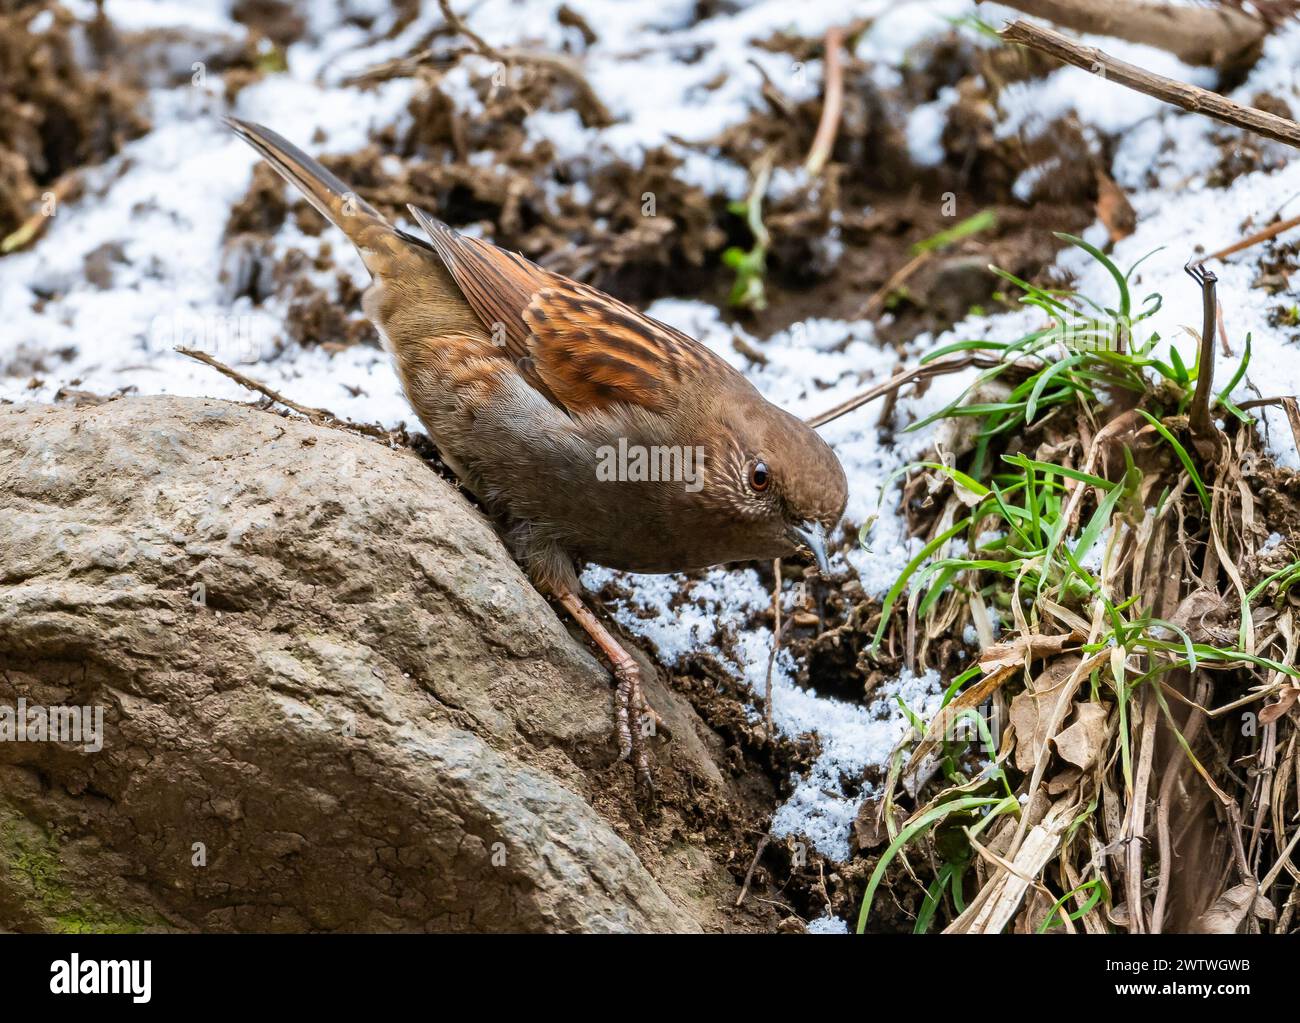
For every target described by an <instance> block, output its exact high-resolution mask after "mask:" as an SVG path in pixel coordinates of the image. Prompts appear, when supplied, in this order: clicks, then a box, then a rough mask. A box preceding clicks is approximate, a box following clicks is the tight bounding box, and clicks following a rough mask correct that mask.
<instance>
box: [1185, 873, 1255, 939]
mask: <svg viewBox="0 0 1300 1023" xmlns="http://www.w3.org/2000/svg"><path fill="white" fill-rule="evenodd" d="M1258 891H1259V889H1258V888H1257V887H1256V886H1255V883H1254V882H1253V881H1251V882H1247V883H1246V884H1239V885H1237V886H1236V887H1235V888H1229V889H1228V890H1227V891H1226V892H1224V893H1223V894H1222V895H1220V896H1219V897H1218V898H1217V899H1215V900H1214V905H1212V906H1211V907H1210V908H1209V909H1207V910H1206V911H1205V912H1204V913H1202V914H1201V915H1200V917H1198V918H1197V921H1196V923H1195V924H1193V925H1192V930H1193V932H1195V933H1197V934H1236V933H1237V932H1238V931H1240V930H1241V926H1242V924H1244V923H1245V922H1246V917H1248V916H1249V915H1250V914H1251V912H1254V913H1255V915H1256V916H1258V917H1260V918H1261V919H1264V920H1271V919H1273V917H1274V916H1275V911H1274V909H1273V904H1272V903H1270V902H1269V901H1268V900H1267V899H1265V898H1263V897H1262V896H1260V895H1259V894H1258Z"/></svg>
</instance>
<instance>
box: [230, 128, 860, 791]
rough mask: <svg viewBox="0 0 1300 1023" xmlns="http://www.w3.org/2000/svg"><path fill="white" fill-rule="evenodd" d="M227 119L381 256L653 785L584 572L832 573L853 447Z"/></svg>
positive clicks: (692, 356) (699, 356) (383, 290)
mask: <svg viewBox="0 0 1300 1023" xmlns="http://www.w3.org/2000/svg"><path fill="white" fill-rule="evenodd" d="M226 123H227V124H228V125H229V126H230V127H231V128H232V129H233V130H234V131H235V132H236V133H237V134H238V135H239V136H240V137H241V138H243V139H244V140H245V141H247V142H248V143H249V144H250V145H252V146H253V148H254V149H256V150H257V151H258V152H259V153H261V154H262V156H263V157H265V158H266V160H267V161H268V162H269V163H270V164H271V166H272V167H274V168H275V169H276V170H277V171H278V172H279V173H280V174H281V175H282V176H283V177H284V178H285V179H286V180H288V181H290V182H292V183H293V184H294V185H296V186H298V188H300V189H301V190H302V192H303V194H304V195H305V196H306V197H307V200H308V201H309V202H310V203H311V204H312V205H313V206H315V207H316V209H317V210H319V211H320V212H321V213H322V214H323V215H324V216H325V217H326V218H327V219H328V220H329V221H330V222H331V223H333V224H334V225H336V226H337V227H338V228H340V229H341V230H342V231H343V233H344V234H346V235H347V236H348V239H349V240H350V241H351V242H352V244H353V245H355V246H356V247H357V250H358V251H359V252H360V253H361V258H362V260H363V261H364V262H365V265H366V267H367V269H369V271H370V274H371V276H372V277H373V278H374V281H373V283H372V284H371V285H370V287H369V288H367V289H366V292H365V296H364V298H363V300H362V306H363V308H364V309H365V311H366V315H367V316H369V318H370V319H371V320H372V321H373V322H374V324H375V326H376V327H377V328H378V330H379V333H380V335H381V336H382V338H383V340H384V344H385V346H386V347H387V348H388V350H389V351H390V352H391V353H392V355H393V357H394V359H395V361H396V365H397V372H398V375H399V377H400V378H401V381H402V387H403V388H404V389H405V391H406V396H407V398H408V399H409V400H410V402H411V405H412V407H413V408H414V409H415V412H416V414H417V415H418V416H419V417H420V421H421V422H422V423H424V425H425V428H426V429H427V430H428V431H429V434H430V436H431V437H432V438H433V439H434V441H435V443H436V444H437V445H438V449H439V452H440V453H441V454H442V456H443V458H444V460H445V461H446V462H447V464H448V465H449V466H451V468H452V469H453V470H454V471H455V472H456V473H457V475H458V476H459V477H460V479H461V480H462V482H463V483H464V484H465V485H466V486H467V487H468V488H469V490H470V491H472V492H473V493H474V494H475V496H477V497H478V499H479V500H480V501H482V502H483V504H484V505H485V506H486V507H487V508H488V509H489V510H490V511H491V512H492V513H493V514H494V515H496V516H497V517H498V518H499V519H500V520H502V521H503V522H504V523H506V526H507V535H506V538H507V541H508V543H509V544H510V546H511V548H512V549H513V551H514V552H515V555H516V557H518V558H519V559H520V561H521V562H522V563H523V564H524V566H525V567H526V568H527V570H528V572H529V574H530V576H531V578H532V579H533V581H534V583H535V584H536V585H537V587H538V588H539V589H540V590H541V591H542V592H543V593H549V594H551V595H552V596H554V597H555V598H556V599H557V600H558V601H559V602H560V604H561V606H563V607H564V608H565V610H567V611H568V612H569V613H570V614H571V615H572V616H573V617H574V619H575V620H576V621H577V622H578V624H579V625H581V626H582V628H583V629H584V630H585V631H586V632H587V633H588V634H589V635H590V636H591V637H592V639H594V640H595V642H596V643H597V645H599V647H600V648H601V650H603V651H604V653H605V654H606V656H607V657H609V659H610V661H611V663H612V665H613V668H614V675H615V678H616V679H617V683H618V686H617V690H616V698H615V706H616V712H617V721H618V725H617V727H618V737H619V751H620V757H621V758H622V759H628V758H630V757H632V756H633V754H634V753H635V763H636V773H637V777H638V779H639V780H640V781H642V782H644V783H646V784H647V785H648V784H649V781H650V771H649V759H648V756H647V753H646V749H645V742H644V739H645V735H644V729H645V727H646V726H647V725H650V724H651V723H652V722H656V721H657V720H658V719H657V716H656V715H655V714H654V711H653V710H652V709H651V708H650V707H649V706H648V704H647V703H646V702H645V698H644V696H643V695H642V692H641V680H640V677H639V672H638V669H637V666H636V662H635V661H634V660H633V659H632V657H631V656H630V655H629V654H628V653H627V651H626V650H624V649H623V647H622V646H620V644H619V643H618V641H617V640H616V639H615V638H614V637H613V636H612V635H611V634H610V633H609V632H608V631H606V629H605V628H604V626H603V625H602V624H601V623H600V621H599V619H597V617H596V616H595V615H594V614H593V613H592V612H591V611H590V610H589V609H588V608H587V606H586V605H585V604H584V603H583V602H582V600H581V598H580V597H579V591H580V585H579V582H578V574H577V569H576V567H575V563H578V562H594V563H596V564H599V565H606V566H609V567H611V568H617V569H626V570H629V571H633V572H678V571H685V570H688V569H696V568H705V567H707V566H710V565H719V564H724V563H726V562H732V561H747V560H753V559H760V558H761V559H767V558H777V557H782V556H785V555H790V554H792V553H794V552H795V550H796V549H797V548H798V547H799V546H801V545H807V546H808V547H809V548H811V550H812V552H813V554H814V555H815V556H816V558H817V561H818V563H819V564H820V565H821V566H822V568H823V570H825V568H826V553H825V536H826V530H828V529H829V528H831V527H833V526H834V525H835V524H836V523H837V522H838V521H839V519H840V516H841V515H842V514H843V511H844V505H845V501H846V498H847V487H846V483H845V478H844V470H843V469H842V468H841V466H840V463H839V460H838V459H837V458H836V457H835V454H834V452H832V451H831V449H830V447H829V446H828V445H827V444H826V443H825V442H824V441H823V440H822V439H821V438H820V437H818V436H817V434H815V433H814V432H813V431H812V430H811V429H810V428H809V427H808V426H807V425H805V424H804V423H803V422H801V421H800V420H799V419H797V418H795V417H794V416H792V415H790V414H789V413H787V412H784V411H782V410H781V409H779V408H777V407H776V406H775V405H772V404H771V403H770V402H768V401H766V400H765V399H764V398H763V396H762V395H761V394H759V393H758V391H757V390H756V389H755V388H754V386H753V385H752V384H750V382H749V381H748V380H746V379H745V377H744V376H742V375H741V374H740V373H738V372H737V371H736V370H734V369H733V368H732V367H731V366H729V365H727V363H726V362H724V361H723V360H722V359H721V358H719V357H718V356H717V355H714V354H713V353H712V352H711V351H709V350H708V349H707V348H705V347H704V346H703V345H701V344H700V343H699V342H698V341H695V340H693V339H691V338H689V337H687V336H686V335H685V334H683V333H681V332H680V331H677V330H674V329H673V328H672V327H669V326H667V325H665V324H663V323H659V322H657V321H655V320H652V319H650V318H649V317H648V316H645V315H643V314H641V313H639V312H637V311H636V310H635V309H633V308H631V307H630V306H627V305H625V304H623V303H622V302H619V301H618V300H617V299H614V298H611V297H610V296H609V295H606V294H604V293H602V292H600V291H597V290H596V289H595V288H591V287H588V286H586V285H584V284H579V283H578V282H576V281H572V280H569V279H568V278H567V277H562V276H561V275H559V274H556V273H552V272H550V271H548V270H543V269H542V268H541V267H539V266H537V265H536V264H535V263H532V262H530V261H529V260H527V259H525V258H524V257H523V256H520V255H518V254H517V253H513V252H506V251H505V250H503V249H499V248H497V247H496V246H495V245H491V244H489V243H488V242H485V241H481V240H479V239H477V238H468V237H464V236H462V235H459V234H457V233H456V232H455V231H453V230H452V229H451V228H449V227H448V226H447V225H446V224H444V223H442V222H441V221H439V220H436V219H434V218H433V217H431V216H429V215H428V214H427V213H425V212H423V211H422V210H419V209H417V208H415V207H414V206H410V207H408V209H409V210H410V212H411V215H412V216H413V217H414V218H415V220H416V222H417V223H418V224H419V225H420V227H421V228H422V229H423V230H424V231H425V233H426V234H427V235H428V240H427V241H426V240H424V239H421V238H417V237H415V236H413V235H411V234H408V233H407V232H405V231H403V230H401V229H400V228H397V227H394V226H393V225H392V224H390V223H389V222H388V221H387V220H385V219H384V217H383V216H381V215H380V213H379V212H378V211H377V210H376V209H374V207H372V206H371V205H370V204H369V203H367V202H365V201H364V200H362V199H360V198H359V197H358V196H357V195H356V194H355V193H354V192H352V191H349V189H348V187H347V186H346V185H345V184H344V183H343V182H342V181H340V180H339V179H338V178H337V177H335V176H334V175H333V174H332V173H330V172H329V171H328V170H326V169H325V168H324V167H322V166H321V165H320V164H319V163H317V162H316V161H315V160H313V159H312V158H311V157H309V156H307V155H306V154H305V153H303V152H302V151H301V150H299V149H298V148H297V147H296V146H294V145H293V144H292V143H290V142H288V141H286V140H285V139H283V138H281V137H280V136H279V135H277V134H276V133H275V132H273V131H271V130H269V129H267V128H263V127H261V126H260V125H256V124H250V123H248V122H245V121H237V120H235V119H234V118H226ZM632 714H635V715H636V717H637V719H638V722H639V723H640V725H641V727H638V728H635V729H634V728H633V727H632V725H631V722H630V717H631V715H632Z"/></svg>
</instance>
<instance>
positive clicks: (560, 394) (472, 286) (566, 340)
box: [412, 209, 731, 413]
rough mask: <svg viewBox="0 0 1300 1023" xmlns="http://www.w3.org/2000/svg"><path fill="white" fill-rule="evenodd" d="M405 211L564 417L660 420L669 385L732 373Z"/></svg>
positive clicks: (629, 316)
mask: <svg viewBox="0 0 1300 1023" xmlns="http://www.w3.org/2000/svg"><path fill="white" fill-rule="evenodd" d="M412 212H413V213H416V214H417V218H418V219H419V220H420V223H421V224H422V226H423V227H424V228H425V230H426V231H427V232H428V233H429V237H430V240H431V242H432V243H433V247H434V249H435V250H436V251H437V253H438V255H439V256H440V257H441V258H442V260H443V262H444V263H446V265H447V268H448V269H449V270H450V271H451V275H452V277H453V278H454V279H455V281H456V284H457V285H458V286H459V287H460V289H461V290H462V291H463V292H464V294H465V298H466V299H467V300H468V301H469V303H470V305H471V306H472V307H473V309H474V311H475V312H476V313H477V314H478V316H479V317H480V318H481V319H482V320H483V322H484V324H485V325H486V326H487V327H488V329H489V330H491V331H493V332H494V333H497V332H500V333H501V334H503V335H504V337H503V340H504V342H505V348H506V350H507V351H508V352H509V353H510V355H511V356H512V357H513V358H514V359H515V362H516V364H517V365H518V367H519V372H520V373H521V374H523V376H524V377H525V379H527V380H528V382H529V383H530V384H531V385H532V386H534V387H535V388H537V390H538V391H540V392H541V393H543V394H544V395H546V397H547V398H549V399H550V400H551V401H553V402H555V403H556V404H557V405H560V406H562V407H563V408H565V409H566V410H568V411H569V412H571V413H579V412H587V411H592V410H595V409H603V408H607V407H609V406H610V405H615V404H620V403H622V404H629V405H639V406H641V407H643V408H646V409H649V410H651V411H655V412H666V411H668V407H669V403H671V402H672V401H673V400H674V396H675V394H676V388H675V387H673V386H668V385H674V384H680V383H682V382H683V381H684V380H686V379H688V378H690V377H692V376H696V375H698V374H700V373H703V372H709V371H712V372H715V373H717V372H721V373H723V374H727V373H730V372H731V369H730V367H729V366H727V364H726V363H725V362H723V361H722V360H721V359H719V358H718V357H717V356H715V355H714V354H713V353H712V352H710V351H709V350H708V349H707V348H705V347H704V346H703V345H701V344H700V343H699V342H697V341H695V340H693V339H692V338H689V337H687V336H686V335H685V334H683V333H681V332H680V331H677V330H674V329H673V328H671V327H669V326H667V325H666V324H663V323H659V322H658V321H656V320H653V319H651V318H650V317H648V316H645V315H644V314H642V313H639V312H637V310H635V309H633V308H632V307H631V306H628V305H625V304H624V303H622V302H619V301H618V300H617V299H614V298H611V297H610V296H608V295H605V294H603V293H602V292H599V291H597V290H596V289H595V288H591V287H588V286H587V285H584V284H579V283H578V282H576V281H572V280H569V279H568V278H567V277H562V276H560V275H559V274H556V273H552V272H551V271H549V270H544V269H543V268H541V267H539V266H538V265H537V264H535V263H533V262H531V261H529V260H528V259H525V258H524V257H523V256H521V255H519V254H517V253H512V252H506V251H505V250H504V249H500V248H497V247H496V246H495V245H492V244H490V243H488V242H485V241H482V240H480V239H477V238H466V237H463V236H462V235H459V234H457V233H456V232H455V231H453V230H452V229H451V228H449V227H447V226H446V225H445V224H443V223H441V222H440V221H437V220H434V219H433V218H432V217H429V216H428V215H427V214H421V213H420V211H417V210H415V209H412ZM498 325H499V326H498ZM498 336H500V335H498Z"/></svg>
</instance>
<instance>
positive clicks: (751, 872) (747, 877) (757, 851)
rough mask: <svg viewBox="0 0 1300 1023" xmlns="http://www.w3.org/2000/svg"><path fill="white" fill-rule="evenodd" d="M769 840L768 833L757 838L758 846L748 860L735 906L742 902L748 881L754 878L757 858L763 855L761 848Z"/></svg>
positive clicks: (765, 845)
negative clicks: (747, 867)
mask: <svg viewBox="0 0 1300 1023" xmlns="http://www.w3.org/2000/svg"><path fill="white" fill-rule="evenodd" d="M771 840H772V838H771V836H770V835H764V836H763V837H762V838H760V839H759V840H758V848H757V849H755V850H754V858H753V859H752V860H750V861H749V869H748V870H747V871H745V883H744V884H742V885H741V886H740V894H739V895H737V896H736V905H737V906H739V905H740V904H741V903H742V902H744V901H745V896H746V895H748V894H749V882H750V881H752V880H754V869H755V868H756V867H757V866H758V859H759V857H760V856H762V855H763V850H764V849H766V848H767V843H768V842H770V841H771Z"/></svg>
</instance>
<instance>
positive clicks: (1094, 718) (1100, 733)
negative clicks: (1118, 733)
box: [1052, 703, 1109, 771]
mask: <svg viewBox="0 0 1300 1023" xmlns="http://www.w3.org/2000/svg"><path fill="white" fill-rule="evenodd" d="M1108 716H1109V715H1108V712H1107V710H1106V708H1105V707H1103V706H1102V705H1101V704H1099V703H1076V704H1075V705H1074V724H1072V725H1070V727H1069V728H1065V729H1062V730H1061V731H1060V732H1058V733H1057V735H1056V738H1055V739H1053V740H1052V741H1053V743H1054V744H1055V745H1056V752H1057V753H1058V754H1059V755H1060V757H1061V759H1062V760H1064V761H1066V762H1067V763H1070V764H1073V765H1074V766H1075V767H1077V768H1079V769H1080V770H1082V771H1086V770H1088V769H1089V768H1090V767H1092V765H1093V764H1095V763H1096V762H1097V756H1098V755H1099V754H1100V752H1101V748H1102V744H1103V743H1104V742H1105V741H1106V719H1107V717H1108Z"/></svg>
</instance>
